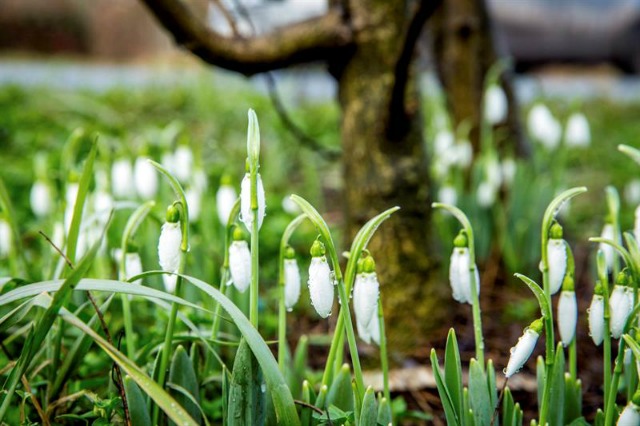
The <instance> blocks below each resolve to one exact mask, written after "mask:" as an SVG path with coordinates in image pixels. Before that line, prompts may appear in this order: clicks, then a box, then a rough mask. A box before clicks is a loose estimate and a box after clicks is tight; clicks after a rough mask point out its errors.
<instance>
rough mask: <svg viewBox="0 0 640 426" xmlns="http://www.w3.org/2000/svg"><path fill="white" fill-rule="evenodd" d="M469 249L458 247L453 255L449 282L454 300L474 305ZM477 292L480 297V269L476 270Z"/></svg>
mask: <svg viewBox="0 0 640 426" xmlns="http://www.w3.org/2000/svg"><path fill="white" fill-rule="evenodd" d="M470 261H471V260H470V257H469V249H468V248H467V247H457V248H454V249H453V253H452V254H451V264H450V265H449V281H450V282H451V290H452V291H453V298H454V300H455V301H457V302H460V303H469V304H472V303H473V298H472V297H471V269H470V267H471V266H470ZM474 279H475V284H476V291H477V292H478V295H480V277H479V274H478V268H477V267H476V268H475V275H474Z"/></svg>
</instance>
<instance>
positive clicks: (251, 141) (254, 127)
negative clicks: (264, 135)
mask: <svg viewBox="0 0 640 426" xmlns="http://www.w3.org/2000/svg"><path fill="white" fill-rule="evenodd" d="M248 115H249V128H248V130H247V159H248V160H249V161H250V162H251V166H252V167H253V166H255V165H257V164H258V161H259V159H260V126H259V125H258V117H257V116H256V113H255V111H254V110H252V109H249V113H248Z"/></svg>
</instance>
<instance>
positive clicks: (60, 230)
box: [51, 222, 64, 252]
mask: <svg viewBox="0 0 640 426" xmlns="http://www.w3.org/2000/svg"><path fill="white" fill-rule="evenodd" d="M51 241H53V244H54V245H55V246H56V247H58V248H59V249H62V248H63V245H64V225H63V224H62V222H56V223H54V224H53V236H52V237H51ZM51 250H53V251H54V252H55V249H54V248H53V247H51Z"/></svg>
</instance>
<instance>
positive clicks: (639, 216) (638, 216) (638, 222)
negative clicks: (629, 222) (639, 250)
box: [633, 206, 640, 242]
mask: <svg viewBox="0 0 640 426" xmlns="http://www.w3.org/2000/svg"><path fill="white" fill-rule="evenodd" d="M633 236H634V237H635V238H636V242H638V241H640V206H638V207H636V211H635V221H634V225H633Z"/></svg>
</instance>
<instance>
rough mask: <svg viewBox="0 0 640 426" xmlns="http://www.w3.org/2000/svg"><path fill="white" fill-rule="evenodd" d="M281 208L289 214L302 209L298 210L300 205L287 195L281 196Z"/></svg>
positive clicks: (299, 211) (298, 212) (294, 213)
mask: <svg viewBox="0 0 640 426" xmlns="http://www.w3.org/2000/svg"><path fill="white" fill-rule="evenodd" d="M282 210H284V211H285V212H286V213H288V214H290V215H296V214H300V213H301V212H302V210H300V206H299V205H298V204H296V202H295V201H293V200H292V199H291V197H289V196H285V197H284V198H282Z"/></svg>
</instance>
